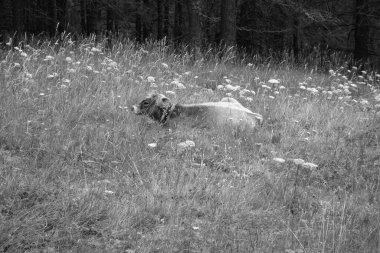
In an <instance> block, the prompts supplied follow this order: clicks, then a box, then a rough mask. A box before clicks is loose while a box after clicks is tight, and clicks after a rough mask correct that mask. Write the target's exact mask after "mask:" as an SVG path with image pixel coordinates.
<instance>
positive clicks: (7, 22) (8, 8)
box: [0, 0, 14, 33]
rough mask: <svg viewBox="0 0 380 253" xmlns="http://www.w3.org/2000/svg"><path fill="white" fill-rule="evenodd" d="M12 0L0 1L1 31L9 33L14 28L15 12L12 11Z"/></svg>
mask: <svg viewBox="0 0 380 253" xmlns="http://www.w3.org/2000/svg"><path fill="white" fill-rule="evenodd" d="M12 2H13V1H12V0H3V1H1V2H0V3H2V4H1V5H0V16H1V22H0V32H1V33H8V32H11V31H12V30H14V27H13V13H12Z"/></svg>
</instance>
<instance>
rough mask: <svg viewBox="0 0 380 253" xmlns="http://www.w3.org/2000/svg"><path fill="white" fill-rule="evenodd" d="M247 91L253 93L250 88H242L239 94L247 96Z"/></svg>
mask: <svg viewBox="0 0 380 253" xmlns="http://www.w3.org/2000/svg"><path fill="white" fill-rule="evenodd" d="M247 93H251V91H250V90H247V89H242V90H241V91H240V92H239V95H240V96H245V95H246V94H247Z"/></svg>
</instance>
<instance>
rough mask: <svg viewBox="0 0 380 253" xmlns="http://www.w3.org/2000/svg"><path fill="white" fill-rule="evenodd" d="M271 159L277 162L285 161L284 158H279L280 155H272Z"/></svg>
mask: <svg viewBox="0 0 380 253" xmlns="http://www.w3.org/2000/svg"><path fill="white" fill-rule="evenodd" d="M273 161H275V162H278V163H285V159H283V158H280V157H274V158H273Z"/></svg>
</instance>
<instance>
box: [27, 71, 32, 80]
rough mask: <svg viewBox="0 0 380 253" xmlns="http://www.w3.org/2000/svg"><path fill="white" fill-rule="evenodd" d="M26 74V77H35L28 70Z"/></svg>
mask: <svg viewBox="0 0 380 253" xmlns="http://www.w3.org/2000/svg"><path fill="white" fill-rule="evenodd" d="M25 76H26V78H29V79H30V78H32V77H33V76H32V74H30V73H28V72H26V73H25Z"/></svg>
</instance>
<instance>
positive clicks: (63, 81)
mask: <svg viewBox="0 0 380 253" xmlns="http://www.w3.org/2000/svg"><path fill="white" fill-rule="evenodd" d="M62 83H70V80H69V79H66V78H63V79H62Z"/></svg>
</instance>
